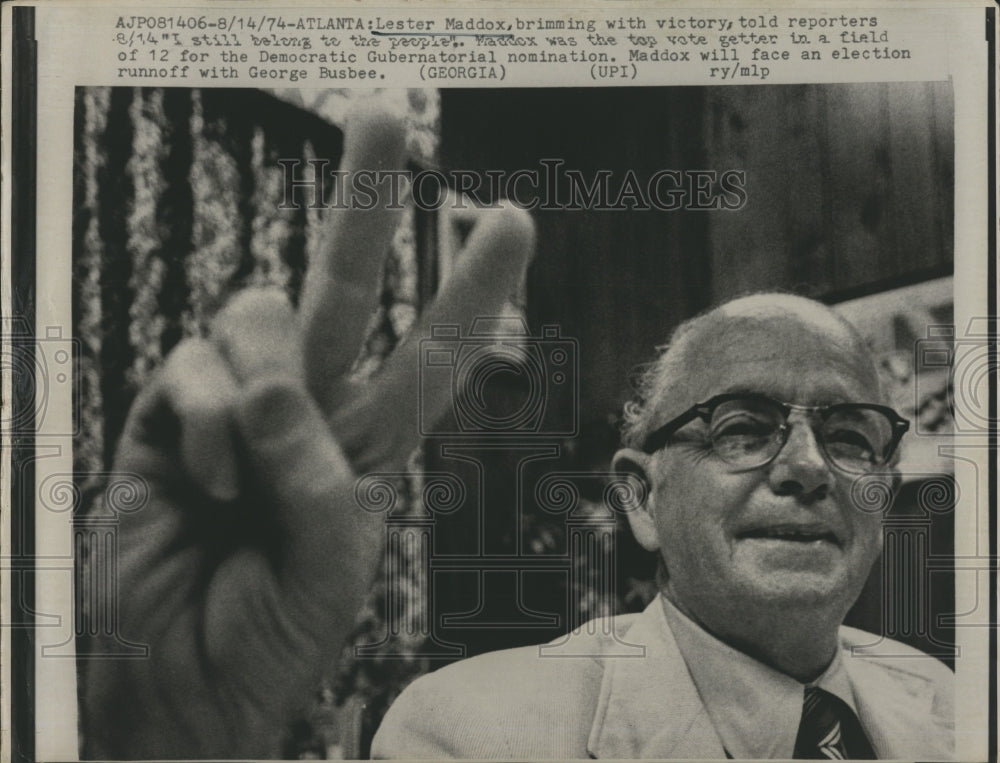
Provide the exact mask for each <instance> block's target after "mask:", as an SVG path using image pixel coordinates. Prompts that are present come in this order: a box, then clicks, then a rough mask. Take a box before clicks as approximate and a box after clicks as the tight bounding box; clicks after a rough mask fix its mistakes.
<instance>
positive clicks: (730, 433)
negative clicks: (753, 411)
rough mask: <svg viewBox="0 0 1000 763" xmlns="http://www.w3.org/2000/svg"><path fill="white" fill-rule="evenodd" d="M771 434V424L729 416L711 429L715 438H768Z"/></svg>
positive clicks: (747, 417)
mask: <svg viewBox="0 0 1000 763" xmlns="http://www.w3.org/2000/svg"><path fill="white" fill-rule="evenodd" d="M773 432H774V424H773V423H771V422H770V421H767V420H765V419H759V418H756V417H754V416H731V417H729V418H727V419H724V420H723V421H720V422H717V423H716V425H715V426H714V427H713V429H712V434H713V436H715V437H768V436H770V435H771V434H772V433H773Z"/></svg>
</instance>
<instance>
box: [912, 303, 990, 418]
mask: <svg viewBox="0 0 1000 763" xmlns="http://www.w3.org/2000/svg"><path fill="white" fill-rule="evenodd" d="M995 341H996V332H995V331H994V330H993V329H991V327H990V323H989V320H988V319H986V318H973V319H972V320H970V321H969V324H968V326H967V327H966V329H965V332H964V333H963V334H962V335H961V336H959V335H957V333H956V330H955V326H953V325H937V326H928V327H927V336H926V337H924V338H921V339H918V340H917V342H916V345H915V348H914V349H915V357H914V368H915V371H916V373H915V385H914V394H915V399H914V412H915V414H916V415H915V418H916V425H915V427H914V430H915V431H916V432H917V434H922V435H935V434H942V433H945V432H946V433H949V434H954V435H975V434H978V435H982V434H985V433H986V432H988V431H989V428H990V426H991V425H995V424H996V422H995V420H994V419H993V418H992V417H991V416H990V411H989V404H990V389H989V386H990V375H991V373H992V372H993V370H994V368H995V364H996V358H995V357H991V346H992V345H993V344H994V343H995ZM949 423H950V425H951V431H950V432H947V425H948V424H949Z"/></svg>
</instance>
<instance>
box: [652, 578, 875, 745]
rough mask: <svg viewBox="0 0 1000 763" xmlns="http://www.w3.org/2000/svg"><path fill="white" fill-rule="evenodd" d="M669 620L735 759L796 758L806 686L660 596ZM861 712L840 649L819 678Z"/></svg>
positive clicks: (700, 691)
mask: <svg viewBox="0 0 1000 763" xmlns="http://www.w3.org/2000/svg"><path fill="white" fill-rule="evenodd" d="M660 599H661V600H662V602H663V611H664V615H665V616H666V619H667V623H668V624H669V626H670V629H671V631H672V632H673V634H674V638H675V640H676V641H677V647H678V649H679V650H680V653H681V656H682V657H683V658H684V662H685V664H686V665H687V668H688V672H689V673H690V674H691V679H692V680H693V681H694V684H695V686H696V687H697V689H698V694H699V695H700V696H701V700H702V702H703V703H704V704H705V709H706V710H707V712H708V714H709V717H710V718H711V719H712V725H713V726H714V727H715V730H716V731H717V732H718V734H719V738H720V739H721V740H722V744H723V745H724V746H725V748H726V751H727V752H728V753H729V754H730V755H731V756H732V757H734V758H757V759H761V758H791V757H792V754H793V753H794V751H795V737H796V735H797V734H798V729H799V720H800V718H801V716H802V699H803V692H804V690H805V687H806V684H801V683H799V682H798V681H797V680H796V679H794V678H792V677H790V676H787V675H785V674H784V673H781V672H779V671H777V670H775V669H774V668H771V667H769V666H767V665H765V664H764V663H762V662H760V661H758V660H755V659H754V658H753V657H750V656H749V655H746V654H744V653H743V652H740V651H739V650H737V649H734V648H732V647H730V646H728V645H727V644H724V643H723V642H721V641H719V640H718V639H717V638H715V637H714V636H712V635H711V634H710V633H708V632H707V631H706V630H704V629H703V628H702V627H701V626H699V625H697V624H696V623H695V622H693V621H692V620H690V619H689V618H688V617H687V616H685V615H684V614H683V613H682V612H681V611H680V610H678V609H677V607H675V606H674V605H673V604H672V603H671V602H670V601H668V600H667V598H666V597H665V596H661V597H660ZM808 685H809V686H818V687H820V688H822V689H824V690H826V691H828V692H830V693H831V694H834V695H836V696H837V697H839V698H840V699H841V700H843V701H844V702H845V703H847V705H848V706H849V707H850V708H851V710H853V711H854V712H855V713H857V707H856V705H855V702H854V693H853V691H852V689H851V683H850V679H849V677H848V675H847V671H846V669H845V668H844V661H843V657H842V656H841V650H840V649H839V648H838V649H837V651H836V652H835V654H834V658H833V661H832V662H831V663H830V665H829V667H828V668H827V669H826V671H825V672H824V673H823V675H821V676H820V677H819V678H818V679H816V681H814V682H812V683H811V684H808Z"/></svg>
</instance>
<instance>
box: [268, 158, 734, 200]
mask: <svg viewBox="0 0 1000 763" xmlns="http://www.w3.org/2000/svg"><path fill="white" fill-rule="evenodd" d="M278 164H279V165H280V166H281V168H282V172H283V179H284V197H283V198H282V200H281V203H280V204H279V205H278V206H279V208H280V209H296V208H299V207H300V206H302V205H305V206H307V207H309V208H310V209H324V208H325V209H330V208H333V209H346V208H350V209H362V210H365V209H373V208H374V207H375V206H376V205H378V204H381V203H382V202H384V201H385V199H386V198H388V204H387V205H386V206H387V208H389V209H402V208H403V206H404V204H405V203H406V202H407V200H409V201H411V202H412V203H413V204H414V205H415V206H416V207H417V208H418V209H423V210H429V211H434V210H438V209H441V208H442V207H444V206H445V205H446V204H447V205H450V206H451V207H452V208H454V209H467V208H469V207H485V206H498V205H500V204H501V203H504V202H505V201H506V202H507V203H512V204H514V205H516V206H519V207H522V208H524V209H539V210H584V209H586V210H591V211H598V212H605V211H659V212H677V211H682V210H688V211H690V210H705V211H711V210H723V211H736V210H739V209H742V208H743V207H744V206H745V205H746V203H747V178H746V172H744V171H742V170H736V169H727V170H712V169H685V170H680V169H659V170H656V171H655V172H652V173H651V174H649V175H648V177H647V176H640V175H639V174H637V173H636V172H635V171H634V170H631V169H629V170H626V171H625V172H621V173H617V174H616V173H614V172H612V171H611V170H608V169H602V170H597V171H595V172H588V173H584V172H583V171H581V170H578V169H571V168H567V167H565V162H564V161H563V160H562V159H541V160H540V161H539V162H538V166H536V167H530V168H521V169H517V170H514V171H509V170H483V171H481V172H479V171H473V170H438V169H421V170H417V171H412V170H377V169H366V170H358V171H355V172H347V171H345V170H337V169H333V168H332V167H331V164H330V162H329V160H327V159H309V160H302V159H279V160H278ZM477 198H488V199H491V200H492V201H490V202H482V201H477V200H476V199H477Z"/></svg>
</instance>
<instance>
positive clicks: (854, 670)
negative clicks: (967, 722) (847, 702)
mask: <svg viewBox="0 0 1000 763" xmlns="http://www.w3.org/2000/svg"><path fill="white" fill-rule="evenodd" d="M845 662H846V665H847V672H848V673H849V674H850V676H851V683H852V684H853V685H854V689H855V692H854V695H855V701H856V702H857V704H858V710H859V715H860V716H861V718H863V719H864V720H865V723H864V726H865V731H866V732H867V733H868V736H869V738H870V739H871V742H872V746H873V747H874V748H875V751H876V752H877V753H878V756H879V757H880V758H901V759H904V760H951V759H952V758H953V757H954V749H953V739H954V727H953V725H952V724H951V722H950V721H949V720H947V719H945V718H942V717H941V716H940V715H936V714H935V713H934V712H933V709H932V704H933V701H934V685H933V683H932V682H931V681H930V680H929V679H928V678H926V677H924V676H923V675H920V674H918V673H913V672H910V671H907V670H905V668H903V667H890V666H887V665H885V664H883V663H881V662H875V661H873V660H866V659H850V658H848V659H847V660H845ZM900 662H903V661H902V660H901V661H900Z"/></svg>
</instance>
